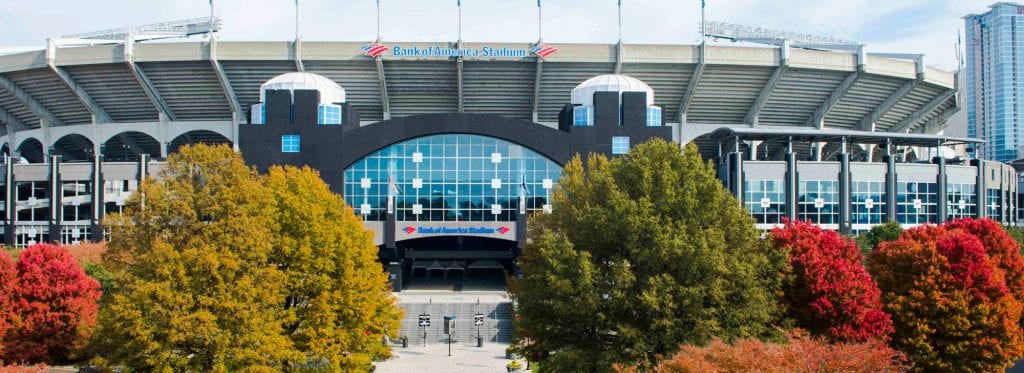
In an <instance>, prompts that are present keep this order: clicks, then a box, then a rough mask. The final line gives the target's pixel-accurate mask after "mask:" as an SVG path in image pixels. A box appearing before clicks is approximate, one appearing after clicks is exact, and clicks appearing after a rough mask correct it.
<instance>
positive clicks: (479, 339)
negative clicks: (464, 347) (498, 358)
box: [476, 337, 484, 347]
mask: <svg viewBox="0 0 1024 373" xmlns="http://www.w3.org/2000/svg"><path fill="white" fill-rule="evenodd" d="M476 346H477V347H483V346H484V337H476Z"/></svg>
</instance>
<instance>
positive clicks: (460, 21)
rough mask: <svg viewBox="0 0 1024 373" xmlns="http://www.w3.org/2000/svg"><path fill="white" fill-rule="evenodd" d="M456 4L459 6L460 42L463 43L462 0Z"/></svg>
mask: <svg viewBox="0 0 1024 373" xmlns="http://www.w3.org/2000/svg"><path fill="white" fill-rule="evenodd" d="M456 5H458V6H459V43H460V44H461V43H462V0H458V2H457V3H456Z"/></svg>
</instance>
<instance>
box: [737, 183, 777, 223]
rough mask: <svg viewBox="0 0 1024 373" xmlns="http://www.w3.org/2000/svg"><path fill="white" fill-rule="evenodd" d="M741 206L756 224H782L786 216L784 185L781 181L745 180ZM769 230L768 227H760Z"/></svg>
mask: <svg viewBox="0 0 1024 373" xmlns="http://www.w3.org/2000/svg"><path fill="white" fill-rule="evenodd" d="M743 204H744V205H745V206H746V207H747V211H748V212H749V213H750V216H752V217H753V218H754V221H755V222H757V224H782V218H783V217H785V216H786V184H785V181H783V180H747V181H745V182H744V183H743ZM759 228H761V229H769V228H771V227H770V226H761V227H759Z"/></svg>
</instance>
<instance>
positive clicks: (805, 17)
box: [0, 0, 996, 70]
mask: <svg viewBox="0 0 1024 373" xmlns="http://www.w3.org/2000/svg"><path fill="white" fill-rule="evenodd" d="M621 1H622V3H623V4H622V40H623V42H624V43H627V44H694V43H697V42H698V41H699V40H700V33H699V29H700V20H701V5H700V0H621ZM706 1H707V8H706V14H707V19H708V20H711V21H722V22H729V23H737V24H743V25H750V26H759V27H766V28H772V29H778V30H785V31H790V32H797V33H803V34H813V35H819V36H828V37H834V38H839V39H844V40H850V41H855V42H858V43H862V44H865V45H867V50H868V52H890V53H924V54H925V63H926V64H928V65H932V66H937V67H940V68H943V69H947V70H951V69H955V68H956V67H957V62H956V52H955V48H956V47H955V45H956V40H957V33H958V31H960V30H962V29H963V27H964V26H963V24H964V23H963V19H962V17H963V16H964V15H967V14H970V13H983V12H985V11H987V10H988V6H989V5H991V4H992V3H995V2H996V0H706ZM380 3H381V34H382V37H383V39H384V41H385V42H396V41H398V42H402V41H434V42H437V41H455V40H456V39H457V38H458V22H457V7H456V0H380ZM215 4H216V5H215V6H216V12H217V16H218V17H220V18H222V19H223V22H224V23H223V31H222V32H221V33H220V38H221V40H293V39H294V38H295V2H294V1H292V0H216V1H215ZM299 4H300V19H301V23H300V24H301V27H300V34H301V36H302V40H304V41H326V40H330V41H370V40H374V39H376V32H377V23H376V20H377V17H376V4H377V2H376V1H375V0H299ZM542 4H543V13H544V18H543V39H544V41H545V42H547V43H551V44H556V45H557V43H614V42H615V41H616V40H618V31H617V27H616V24H617V20H616V18H617V17H616V1H615V0H542ZM209 14H210V3H209V1H208V0H163V1H158V0H88V1H83V0H37V1H28V0H0V53H2V52H9V51H12V50H21V49H25V48H38V49H41V48H43V47H44V46H45V44H46V39H47V38H50V37H60V36H62V35H67V34H74V33H82V32H90V31H99V30H105V29H112V28H120V27H126V26H132V25H140V24H148V23H157V22H164V21H172V20H179V19H187V18H197V17H206V16H209ZM537 33H538V30H537V3H536V2H535V1H534V0H462V39H463V40H464V41H467V42H533V41H536V40H537ZM196 38H197V37H193V39H196Z"/></svg>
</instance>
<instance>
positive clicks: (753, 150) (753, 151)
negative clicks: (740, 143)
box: [747, 140, 763, 161]
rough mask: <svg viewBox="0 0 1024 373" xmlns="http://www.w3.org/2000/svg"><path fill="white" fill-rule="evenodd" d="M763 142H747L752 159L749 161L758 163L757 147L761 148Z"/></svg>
mask: <svg viewBox="0 0 1024 373" xmlns="http://www.w3.org/2000/svg"><path fill="white" fill-rule="evenodd" d="M762 142H763V141H758V140H750V141H747V146H749V147H750V157H749V159H750V160H751V161H756V160H757V147H758V146H760V145H761V143H762Z"/></svg>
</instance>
